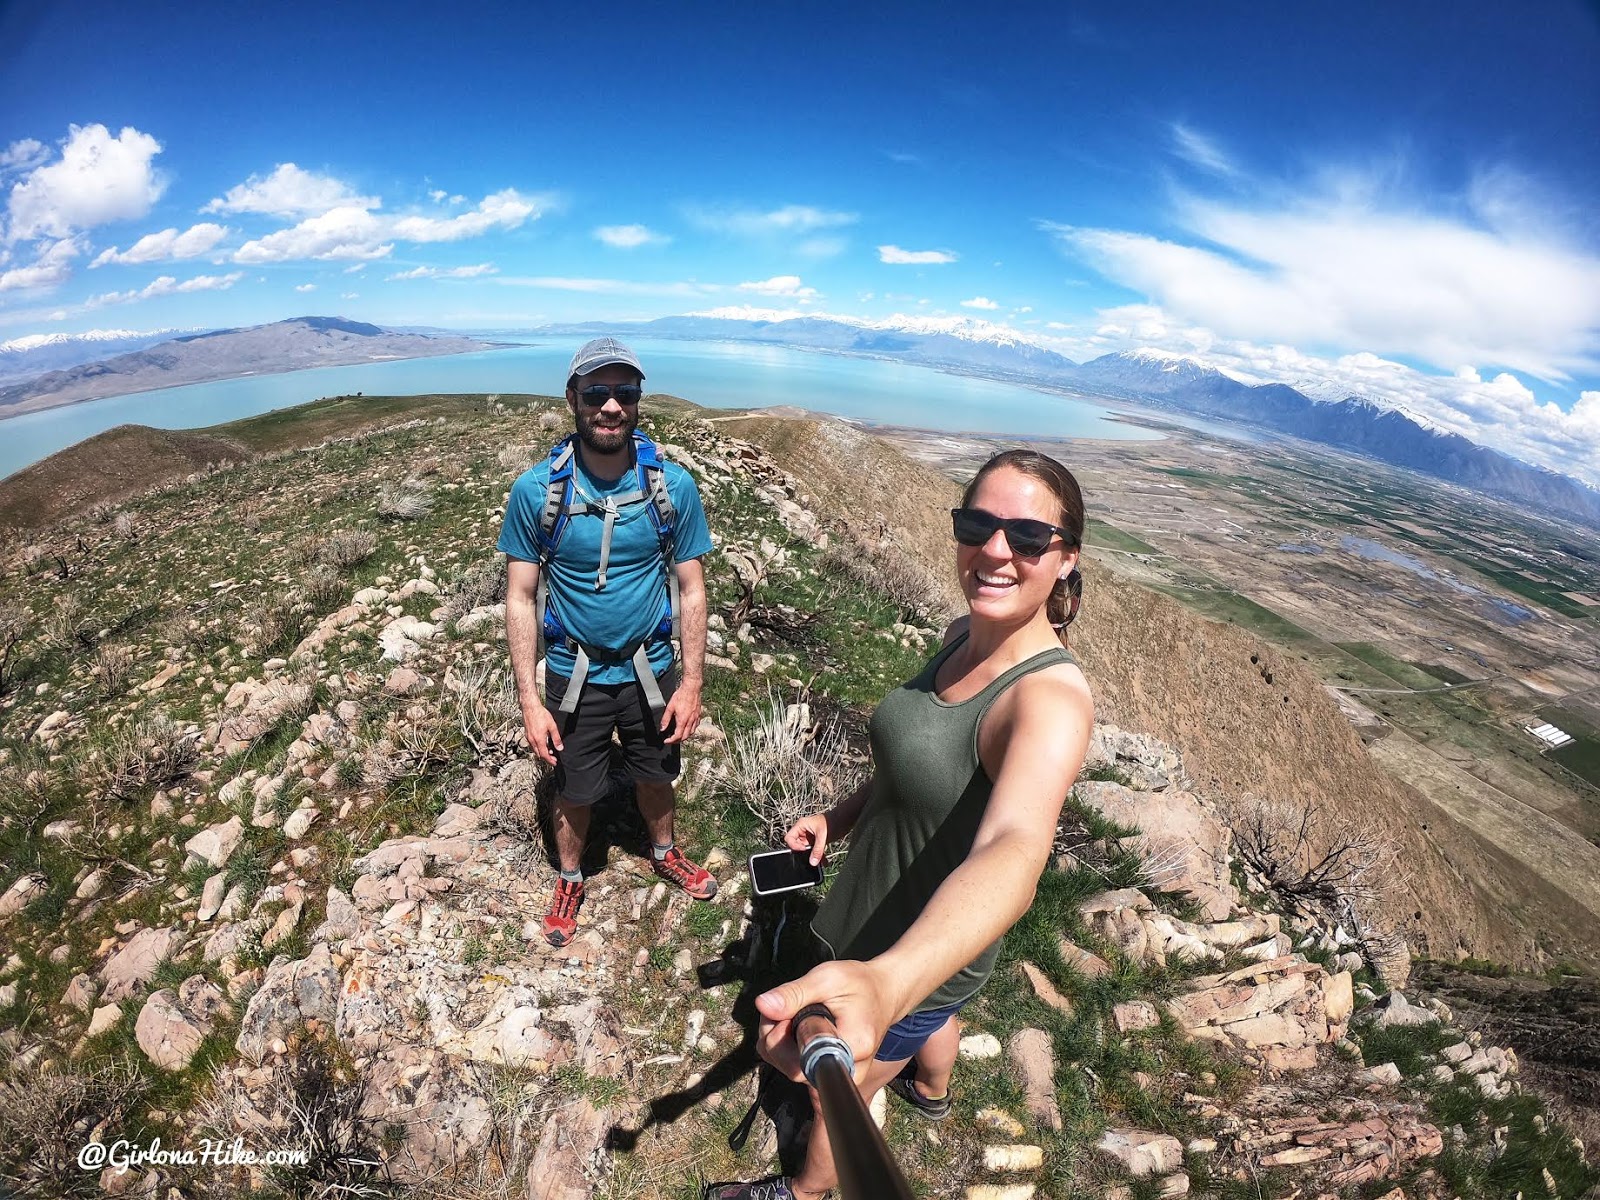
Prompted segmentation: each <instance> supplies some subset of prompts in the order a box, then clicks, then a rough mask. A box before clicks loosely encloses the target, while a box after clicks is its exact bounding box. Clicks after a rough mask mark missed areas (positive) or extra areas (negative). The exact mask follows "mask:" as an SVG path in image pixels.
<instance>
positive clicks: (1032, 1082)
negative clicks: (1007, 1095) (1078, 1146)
mask: <svg viewBox="0 0 1600 1200" xmlns="http://www.w3.org/2000/svg"><path fill="white" fill-rule="evenodd" d="M1006 1048H1007V1050H1008V1051H1009V1052H1010V1055H1011V1061H1012V1062H1013V1063H1015V1064H1016V1067H1017V1072H1018V1074H1020V1075H1021V1076H1022V1092H1023V1097H1024V1103H1025V1104H1026V1106H1027V1109H1028V1113H1029V1115H1030V1116H1032V1117H1033V1119H1034V1120H1035V1121H1037V1122H1038V1123H1039V1124H1040V1125H1043V1126H1045V1127H1047V1128H1049V1129H1054V1130H1056V1131H1057V1132H1059V1131H1060V1130H1061V1128H1062V1121H1061V1110H1060V1109H1059V1108H1057V1107H1056V1084H1055V1076H1056V1052H1055V1047H1054V1046H1053V1045H1052V1044H1051V1041H1050V1035H1049V1034H1047V1033H1045V1032H1044V1030H1042V1029H1022V1030H1018V1031H1017V1032H1016V1033H1014V1034H1012V1036H1011V1041H1010V1042H1009V1043H1008V1044H1007V1047H1006Z"/></svg>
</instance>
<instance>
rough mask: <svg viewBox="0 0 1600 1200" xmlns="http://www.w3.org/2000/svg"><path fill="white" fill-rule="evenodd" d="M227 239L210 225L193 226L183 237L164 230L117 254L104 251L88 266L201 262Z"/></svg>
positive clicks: (222, 231) (224, 232)
mask: <svg viewBox="0 0 1600 1200" xmlns="http://www.w3.org/2000/svg"><path fill="white" fill-rule="evenodd" d="M227 236H228V231H227V229H226V228H224V227H223V226H221V225H213V224H210V223H209V222H207V223H202V224H200V225H192V226H190V227H189V228H188V229H186V230H184V231H183V232H182V233H179V232H178V231H177V230H176V229H163V230H162V231H161V232H160V233H147V234H145V235H144V237H142V238H140V239H139V240H138V241H137V242H135V243H134V244H133V245H131V246H129V247H128V248H127V249H126V250H118V249H117V248H116V247H115V246H112V247H111V248H110V249H108V250H103V251H101V253H100V254H99V255H98V256H97V257H96V258H95V260H94V261H93V262H92V263H90V264H89V265H90V266H91V267H103V266H105V265H107V264H108V263H124V264H135V263H153V262H173V261H176V260H179V259H185V258H199V257H200V256H201V255H202V254H205V253H206V252H207V251H209V250H212V249H214V248H215V247H216V245H217V243H218V242H220V241H221V240H222V239H223V238H225V237H227Z"/></svg>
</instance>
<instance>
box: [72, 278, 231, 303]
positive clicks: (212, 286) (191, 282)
mask: <svg viewBox="0 0 1600 1200" xmlns="http://www.w3.org/2000/svg"><path fill="white" fill-rule="evenodd" d="M243 278H244V272H243V271H234V272H232V273H231V274H228V275H196V276H195V277H194V278H192V279H185V280H183V281H182V282H179V280H178V279H177V278H176V277H175V276H172V275H161V276H158V277H157V278H156V279H154V280H152V281H151V282H150V283H148V284H146V285H145V286H144V287H142V288H136V289H133V290H130V291H126V292H102V293H101V294H100V295H98V296H90V297H89V299H88V300H86V301H84V305H83V307H84V308H104V307H105V306H106V305H108V304H131V303H133V302H134V301H138V300H154V299H155V298H157V297H158V296H174V295H181V294H183V293H185V292H225V291H227V290H228V289H229V288H231V287H232V286H233V285H234V284H236V283H238V282H239V280H241V279H243Z"/></svg>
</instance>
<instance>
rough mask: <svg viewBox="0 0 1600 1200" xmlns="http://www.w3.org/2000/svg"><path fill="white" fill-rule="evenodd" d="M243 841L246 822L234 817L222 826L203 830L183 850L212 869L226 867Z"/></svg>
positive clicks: (185, 844)
mask: <svg viewBox="0 0 1600 1200" xmlns="http://www.w3.org/2000/svg"><path fill="white" fill-rule="evenodd" d="M243 840H244V822H242V821H241V820H239V818H238V817H237V816H233V817H229V818H228V819H227V820H226V821H224V822H222V823H221V824H220V825H213V826H211V827H210V828H209V829H203V830H201V831H200V832H199V833H197V834H195V835H194V836H193V837H192V838H190V839H189V840H188V841H187V842H185V843H184V844H183V848H184V850H185V851H187V852H188V853H189V854H192V855H194V856H195V857H196V858H199V859H201V860H203V861H204V862H206V863H209V864H210V865H211V866H212V867H224V866H227V864H228V859H229V858H231V857H233V852H234V851H235V850H237V849H238V848H239V843H240V842H242V841H243Z"/></svg>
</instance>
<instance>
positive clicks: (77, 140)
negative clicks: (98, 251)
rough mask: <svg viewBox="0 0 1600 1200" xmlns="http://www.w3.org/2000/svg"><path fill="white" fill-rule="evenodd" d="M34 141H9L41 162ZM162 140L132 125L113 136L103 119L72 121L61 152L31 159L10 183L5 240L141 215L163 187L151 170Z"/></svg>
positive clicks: (64, 233) (60, 233) (66, 232)
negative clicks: (26, 169) (22, 173)
mask: <svg viewBox="0 0 1600 1200" xmlns="http://www.w3.org/2000/svg"><path fill="white" fill-rule="evenodd" d="M38 145H39V144H38V143H37V142H32V141H28V142H13V143H12V145H11V147H10V148H9V149H8V150H7V154H8V155H12V154H15V155H17V156H18V160H19V161H29V162H35V163H39V162H41V154H40V151H39V150H38V149H37V147H38ZM160 153H161V143H160V142H158V141H156V139H155V138H153V137H151V136H150V135H149V134H148V133H141V132H139V130H137V129H135V128H133V127H132V126H131V125H130V126H126V127H124V128H123V130H122V131H121V132H120V133H118V134H117V135H116V136H115V137H113V136H112V134H111V131H110V130H109V129H107V128H106V127H105V126H104V125H73V126H71V127H70V132H69V133H68V135H67V137H66V138H65V139H64V140H63V141H62V143H61V156H60V157H59V158H56V159H54V161H49V160H48V158H45V159H44V160H43V161H42V165H36V166H34V167H33V168H32V170H30V171H29V172H28V173H27V174H26V175H25V176H24V177H23V178H22V179H21V180H19V181H18V182H17V183H16V184H14V185H13V186H12V188H11V195H10V198H9V200H8V202H7V205H6V208H7V212H8V215H9V220H8V221H7V222H6V230H5V240H6V241H7V242H9V243H16V242H19V241H27V240H31V239H36V238H66V237H70V236H72V235H73V234H74V233H77V232H80V231H82V230H86V229H93V228H95V227H96V226H99V225H104V224H106V223H107V222H108V221H120V220H131V219H134V218H137V217H142V216H144V215H145V214H146V213H147V212H149V211H150V208H151V206H152V205H154V204H155V202H156V201H157V200H159V199H160V198H161V194H162V193H163V192H164V191H165V190H166V186H167V184H166V180H165V179H164V178H163V177H162V176H161V174H160V173H159V172H157V171H156V169H155V166H154V159H155V156H156V155H158V154H160Z"/></svg>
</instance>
